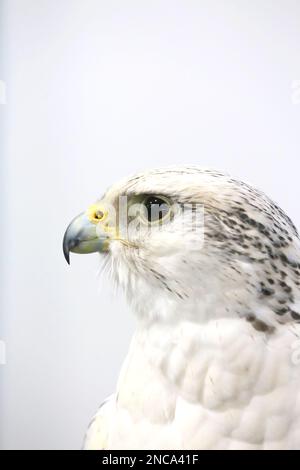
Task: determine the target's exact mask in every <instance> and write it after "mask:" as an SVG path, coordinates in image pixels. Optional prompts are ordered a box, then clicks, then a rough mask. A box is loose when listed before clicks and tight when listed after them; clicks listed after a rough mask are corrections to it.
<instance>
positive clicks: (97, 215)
mask: <svg viewBox="0 0 300 470" xmlns="http://www.w3.org/2000/svg"><path fill="white" fill-rule="evenodd" d="M87 216H88V218H89V220H90V221H91V222H92V223H94V224H97V223H98V222H103V220H105V219H106V217H107V211H105V210H104V209H103V207H101V206H99V205H98V204H92V205H91V206H90V207H89V208H88V210H87Z"/></svg>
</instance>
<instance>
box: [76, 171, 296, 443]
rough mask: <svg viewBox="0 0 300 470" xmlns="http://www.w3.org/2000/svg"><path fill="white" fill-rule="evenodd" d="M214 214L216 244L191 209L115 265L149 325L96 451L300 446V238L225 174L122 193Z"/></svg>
mask: <svg viewBox="0 0 300 470" xmlns="http://www.w3.org/2000/svg"><path fill="white" fill-rule="evenodd" d="M139 194H155V195H162V196H166V197H168V198H169V199H171V200H172V201H174V202H176V203H177V204H178V205H179V207H182V206H183V205H184V204H190V205H191V204H202V205H203V206H204V226H203V233H204V242H203V243H202V241H201V240H200V239H199V233H198V232H196V233H195V231H194V230H192V227H191V226H190V225H189V224H182V223H180V222H182V221H181V220H180V218H181V216H182V214H181V212H179V213H178V214H177V215H176V216H175V218H174V220H172V221H170V222H169V223H168V224H165V225H164V226H163V230H158V229H157V230H152V231H151V233H150V232H149V234H147V235H146V236H145V237H143V239H140V238H139V237H138V234H137V235H136V239H135V240H134V241H135V243H134V245H135V246H134V247H133V246H126V245H124V244H122V243H120V242H119V241H114V242H112V243H111V247H110V253H109V255H108V257H107V262H108V263H109V267H110V270H111V274H112V277H113V279H114V281H115V282H116V283H117V284H118V285H119V286H121V287H122V288H123V289H124V291H125V293H126V296H127V298H128V301H129V303H130V304H131V305H132V309H133V311H134V313H135V315H136V318H137V331H136V333H135V335H134V338H133V340H132V344H131V347H130V351H129V353H128V356H127V359H126V361H125V363H124V365H123V368H122V372H121V375H120V378H119V381H118V386H117V393H116V395H115V396H113V397H112V398H111V399H110V400H108V402H106V403H105V404H104V405H103V406H102V407H101V408H100V410H99V411H98V413H97V414H96V417H95V419H94V420H93V422H92V424H91V426H90V428H89V430H88V433H87V439H86V444H85V446H86V448H107V449H116V448H119V449H121V448H122V449H123V448H133V449H139V448H144V449H145V448H147V449H151V448H157V449H158V448H159V449H171V448H173V449H174V448H179V449H241V448H242V449H248V448H249V449H271V448H276V449H297V448H300V387H299V386H300V365H298V366H297V364H295V363H294V362H295V361H293V360H292V357H293V351H294V349H293V348H294V345H295V342H296V341H297V339H298V338H299V337H300V325H299V320H300V288H299V287H300V241H299V237H298V233H297V230H296V228H295V227H294V225H293V224H292V222H291V220H290V219H289V218H288V217H287V216H286V215H285V214H284V212H283V211H282V210H281V209H280V208H279V207H278V206H277V205H276V204H274V203H273V202H272V201H271V200H270V199H269V198H267V197H266V196H265V195H264V194H263V193H261V192H260V191H257V190H255V189H253V188H252V187H251V186H249V185H247V184H245V183H242V182H240V181H237V180H235V179H232V178H231V177H230V176H228V175H225V174H223V173H220V172H215V171H211V170H204V169H201V168H198V167H180V168H178V167H176V168H175V167H174V168H167V169H158V170H152V171H149V172H145V173H141V174H138V175H136V176H133V177H131V178H128V179H127V180H123V181H122V182H121V183H118V184H116V185H114V186H112V187H111V188H110V189H109V190H108V191H107V193H106V194H105V195H104V197H103V201H106V202H109V203H113V204H117V201H118V197H119V196H120V195H127V196H128V197H129V198H130V197H134V196H136V195H139Z"/></svg>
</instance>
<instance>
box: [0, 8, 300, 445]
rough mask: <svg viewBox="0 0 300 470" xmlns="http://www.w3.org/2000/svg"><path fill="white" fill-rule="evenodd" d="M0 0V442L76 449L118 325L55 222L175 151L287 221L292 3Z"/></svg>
mask: <svg viewBox="0 0 300 470" xmlns="http://www.w3.org/2000/svg"><path fill="white" fill-rule="evenodd" d="M0 1H1V0H0ZM0 5H1V9H0V15H1V19H0V28H1V36H0V40H1V46H0V55H1V65H0V67H1V68H0V79H2V80H4V81H5V83H6V89H7V104H6V105H4V104H1V105H0V119H1V135H0V138H1V143H0V145H1V190H2V191H1V192H2V198H1V214H0V217H1V233H0V240H1V246H0V248H1V317H0V321H1V324H0V339H2V340H5V342H6V348H7V364H6V365H5V366H0V380H1V383H0V387H1V389H0V394H1V395H0V445H1V447H2V448H26V449H29V448H35V449H39V448H42V449H45V448H79V447H80V446H81V443H82V438H83V435H84V432H85V429H86V427H87V424H88V422H89V419H90V417H91V416H92V415H93V413H94V412H95V410H96V409H97V407H98V405H99V404H100V403H101V401H102V400H103V399H104V398H105V397H106V396H107V395H108V394H110V393H111V392H112V391H113V390H114V386H115V382H116V379H117V375H118V370H119V368H120V365H121V362H122V359H123V357H124V355H125V352H126V349H127V346H128V343H129V339H130V335H131V332H132V330H133V324H134V322H133V318H132V316H131V314H130V312H129V311H128V309H127V307H126V305H125V302H124V300H123V299H122V298H121V297H117V298H113V295H112V292H111V290H110V287H109V285H108V284H107V283H106V282H105V279H98V278H97V277H96V272H97V267H98V263H99V260H98V256H97V255H90V256H82V257H81V256H73V257H72V260H71V261H72V262H71V267H69V266H67V264H66V263H65V261H64V258H63V255H62V250H61V242H62V237H63V233H64V230H65V228H66V226H67V224H68V222H69V221H70V219H71V218H72V217H73V216H74V215H77V213H78V212H80V211H81V210H84V209H85V208H86V207H87V205H88V204H90V203H91V202H93V201H94V200H95V199H96V198H97V197H98V196H100V195H101V194H102V193H103V191H104V190H105V189H106V187H107V186H109V185H110V184H111V183H112V182H114V181H115V180H117V179H118V178H120V177H123V176H126V175H127V174H130V173H132V172H135V171H137V170H141V169H144V168H147V167H152V166H160V165H166V164H176V163H194V164H196V163H197V164H200V165H203V166H208V167H213V168H219V169H224V170H226V171H229V172H231V173H232V174H233V175H234V176H237V177H240V178H242V179H245V180H247V181H250V182H252V183H253V184H254V185H255V186H258V187H260V188H261V189H264V190H265V191H266V192H267V193H268V194H269V195H270V196H271V197H272V198H273V199H275V200H276V201H277V202H278V203H279V204H280V205H281V206H282V207H283V209H285V210H286V211H287V212H288V214H289V215H290V216H291V217H292V218H293V219H294V221H295V223H296V224H297V225H298V227H299V226H300V212H299V196H300V189H299V170H300V162H299V158H300V154H299V151H300V92H299V91H300V86H299V84H298V85H297V83H296V80H300V2H299V0H272V1H271V0H235V1H233V0H222V1H221V0H218V1H216V0H202V1H201V0H197V1H196V0H194V1H193V0H180V1H179V0H170V1H168V0H160V1H156V0H139V1H138V0H136V1H133V0H126V1H122V0H120V1H117V0H2V1H1V3H0ZM293 84H294V85H293ZM293 86H295V87H297V86H298V87H299V91H298V92H297V91H296V90H293ZM149 302H151V299H149Z"/></svg>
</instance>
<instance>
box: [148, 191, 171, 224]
mask: <svg viewBox="0 0 300 470" xmlns="http://www.w3.org/2000/svg"><path fill="white" fill-rule="evenodd" d="M142 205H143V207H144V208H145V211H144V215H143V217H144V219H146V220H147V223H151V224H153V223H161V222H162V221H163V220H164V219H165V218H166V217H167V216H168V215H170V211H171V203H170V201H169V200H168V199H167V198H166V197H164V196H158V195H155V194H148V195H147V196H145V197H144V199H143V201H142Z"/></svg>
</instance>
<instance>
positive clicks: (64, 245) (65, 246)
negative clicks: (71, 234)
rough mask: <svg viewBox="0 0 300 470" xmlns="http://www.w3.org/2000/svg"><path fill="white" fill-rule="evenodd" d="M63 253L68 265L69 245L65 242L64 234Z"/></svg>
mask: <svg viewBox="0 0 300 470" xmlns="http://www.w3.org/2000/svg"><path fill="white" fill-rule="evenodd" d="M63 252H64V257H65V260H66V262H67V263H68V264H70V249H69V244H68V242H67V237H66V234H65V236H64V240H63Z"/></svg>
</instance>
